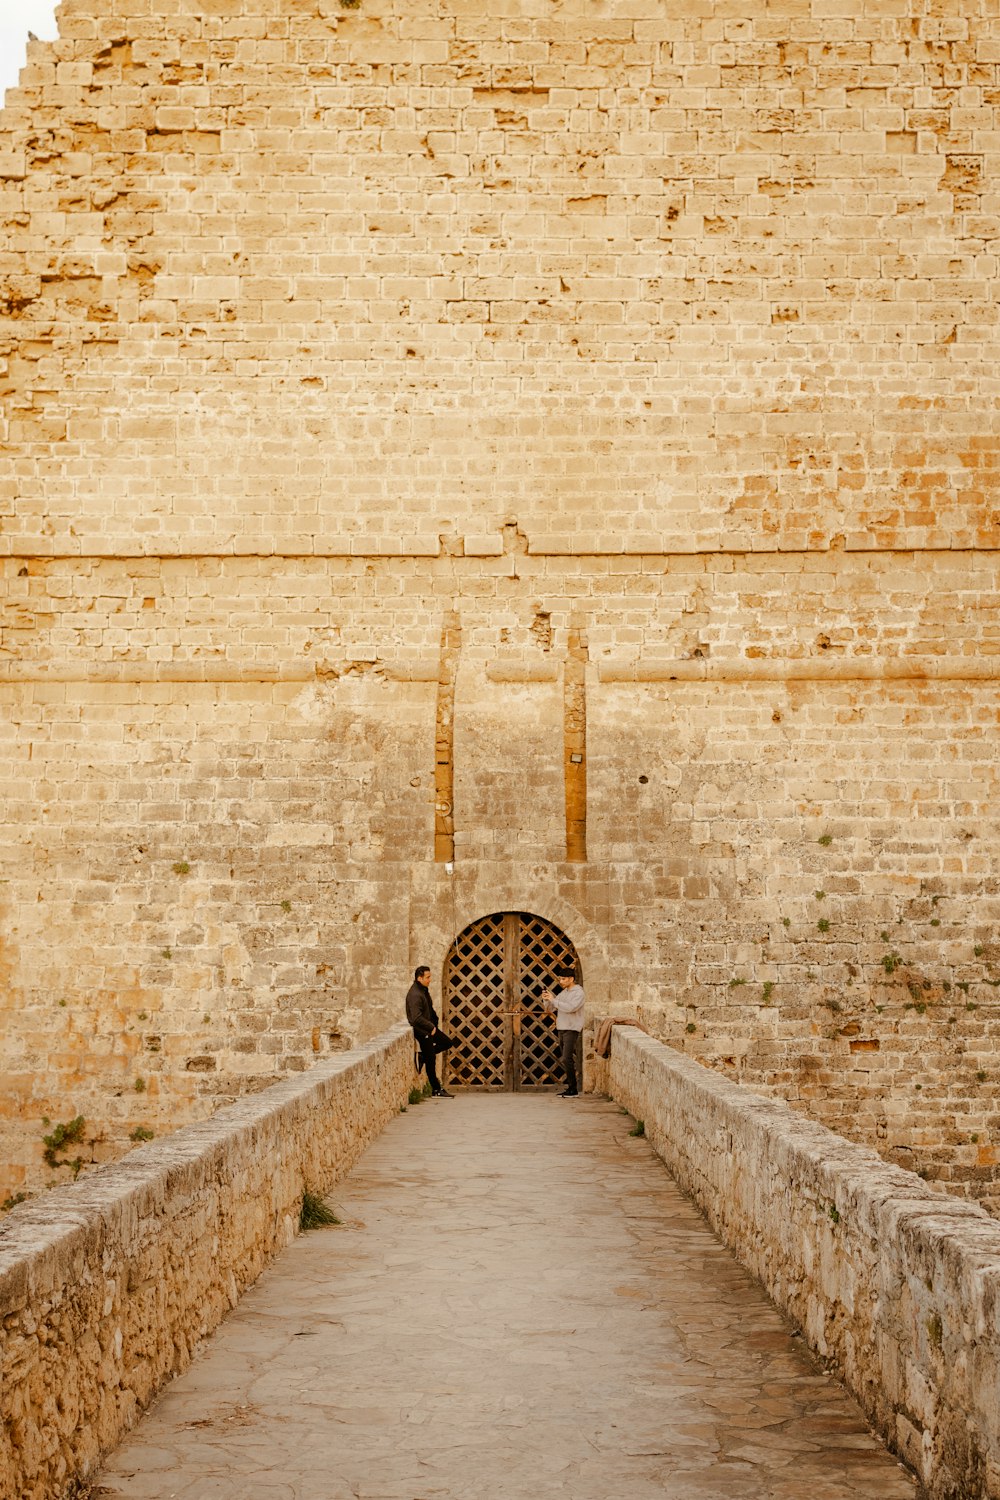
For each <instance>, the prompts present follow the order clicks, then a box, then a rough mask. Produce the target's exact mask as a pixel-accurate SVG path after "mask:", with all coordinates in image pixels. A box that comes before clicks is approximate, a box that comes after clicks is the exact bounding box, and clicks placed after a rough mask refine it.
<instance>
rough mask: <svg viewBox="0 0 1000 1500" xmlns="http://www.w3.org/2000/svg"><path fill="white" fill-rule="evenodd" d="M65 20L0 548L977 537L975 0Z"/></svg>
mask: <svg viewBox="0 0 1000 1500" xmlns="http://www.w3.org/2000/svg"><path fill="white" fill-rule="evenodd" d="M60 25H61V39H60V41H59V42H58V43H56V44H55V45H52V46H49V45H46V46H35V47H34V48H33V50H32V52H31V54H30V61H29V65H28V67H27V69H26V70H25V72H24V74H23V75H22V79H21V87H20V88H19V89H18V90H13V91H11V93H10V94H9V95H8V99H7V107H6V110H5V113H4V117H3V119H2V121H0V171H2V174H3V176H2V179H0V183H2V196H0V214H2V216H3V218H4V220H5V221H6V224H7V226H8V237H7V241H6V244H5V249H4V259H3V265H2V277H3V280H2V296H3V306H4V308H5V310H6V320H5V323H6V333H7V336H8V337H10V335H11V334H16V335H17V348H16V350H15V349H14V348H10V349H9V353H8V356H7V357H8V360H9V363H8V366H7V375H6V377H5V395H6V397H7V402H8V405H7V415H6V419H5V420H6V423H7V426H6V434H7V437H6V442H7V448H6V452H5V453H4V455H3V464H2V469H0V484H2V485H3V494H4V495H5V497H6V498H7V499H8V500H10V501H12V502H16V504H15V505H14V514H13V515H12V516H11V518H10V522H9V524H8V526H7V527H6V528H5V537H4V540H5V542H6V544H7V545H8V546H10V547H12V548H13V549H15V550H18V551H26V552H29V553H30V552H47V551H50V550H51V551H55V552H58V553H61V554H69V555H77V556H85V555H93V554H95V553H96V554H102V553H103V554H106V553H121V552H126V553H136V552H143V551H147V550H155V551H157V552H159V553H174V554H178V555H181V554H183V555H205V554H215V553H220V552H221V553H228V552H234V551H235V552H238V553H240V552H246V553H260V552H266V551H267V550H268V549H270V548H272V547H274V545H275V543H276V540H277V538H278V536H279V533H280V538H281V542H280V545H281V546H282V547H283V548H287V550H289V551H292V552H297V553H301V554H305V555H310V554H312V553H313V552H314V551H315V550H316V549H317V539H320V541H319V546H320V548H321V549H322V550H328V551H345V552H351V551H353V550H363V551H365V552H379V551H382V552H386V553H389V554H392V553H397V552H399V551H400V550H404V551H406V550H411V551H415V552H417V553H424V554H427V553H429V554H434V553H435V552H436V551H437V548H438V543H439V538H440V536H441V535H442V534H447V535H451V536H458V537H464V538H466V539H471V540H473V541H474V542H476V541H481V540H484V539H485V540H488V543H489V545H490V546H491V547H492V546H495V545H497V544H498V540H499V535H500V531H501V528H502V526H503V525H504V523H506V522H509V521H511V520H516V521H517V522H518V523H520V525H521V527H522V528H523V529H524V530H525V532H526V533H527V534H529V535H530V536H532V537H533V538H534V540H535V542H536V543H539V544H542V545H543V546H544V548H545V550H546V551H548V552H550V553H554V554H557V555H561V554H566V553H575V552H578V551H580V550H581V548H584V549H586V548H590V547H593V546H594V545H597V546H598V547H600V549H601V550H604V551H611V552H617V551H622V550H624V551H628V552H631V553H638V552H649V551H656V550H659V549H661V548H664V549H666V550H671V551H672V550H678V551H690V550H692V549H693V550H698V551H700V550H705V549H708V550H723V551H725V550H728V549H730V548H737V549H754V548H757V547H760V546H761V545H765V546H768V547H771V546H776V545H782V546H790V547H793V548H795V547H811V546H820V547H822V546H825V545H827V544H829V543H830V542H831V541H833V540H834V539H836V538H843V539H847V540H849V541H850V540H856V541H858V542H859V544H860V545H861V546H863V547H865V548H876V549H878V548H885V547H890V546H896V547H904V548H913V547H916V548H924V547H927V546H946V547H948V546H953V545H961V546H978V545H986V546H995V545H996V541H997V535H998V530H997V526H998V522H997V475H998V455H1000V437H998V433H997V430H996V425H995V422H994V421H993V419H992V416H991V414H990V403H991V400H992V397H993V395H994V394H995V386H994V363H995V361H994V346H995V338H996V318H997V305H996V296H995V292H996V278H997V256H996V225H997V213H998V202H997V196H996V191H995V182H996V167H997V142H996V117H997V116H996V111H997V103H998V93H997V90H998V80H997V67H998V61H997V49H998V41H1000V33H998V26H1000V21H998V18H997V15H996V13H995V8H994V7H993V6H992V4H991V0H958V3H956V4H954V5H952V6H950V7H949V10H948V12H947V14H940V15H939V14H936V13H929V12H928V9H927V6H926V5H925V4H924V3H923V0H902V3H900V4H899V5H897V6H895V7H893V8H892V9H891V11H890V12H888V13H887V11H886V8H885V6H884V5H882V4H880V3H879V0H858V3H856V4H853V5H851V6H850V7H848V8H847V9H846V10H845V11H843V12H842V13H840V12H838V13H834V14H830V13H827V12H826V11H824V10H817V9H815V8H814V7H812V6H804V5H802V4H800V3H799V0H776V3H774V4H772V5H769V6H768V7H767V9H766V12H761V13H760V14H754V15H738V14H733V15H718V16H716V15H714V14H713V13H710V12H709V11H707V10H706V9H705V8H703V7H700V6H690V7H682V8H678V9H675V10H673V11H671V12H670V13H664V12H663V11H662V10H661V9H660V8H658V7H656V6H653V5H651V4H650V3H649V0H608V3H607V4H605V5H603V6H602V7H601V8H600V9H599V10H597V11H595V9H594V7H593V6H592V5H591V4H590V3H589V0H566V3H564V4H562V5H560V6H559V8H558V11H556V12H554V11H553V10H552V8H551V5H550V4H549V3H548V0H524V3H521V0H519V3H517V4H513V3H511V4H509V5H504V4H501V5H499V6H498V7H497V8H490V9H489V11H488V12H484V10H483V8H482V7H481V6H468V5H462V4H455V5H447V6H444V7H442V6H440V5H439V4H438V3H437V0H362V3H361V4H360V5H358V6H357V7H352V8H349V9H344V8H343V7H342V6H341V5H340V4H339V3H336V0H320V3H318V4H317V5H316V6H315V7H308V6H301V5H297V4H292V3H280V4H277V5H275V4H272V3H270V0H239V3H226V4H222V3H219V4H217V5H214V6H213V5H208V6H205V7H198V6H194V5H180V6H177V7H150V6H145V5H142V4H140V3H138V0H64V3H63V5H62V6H61V18H60ZM223 456H224V457H223ZM220 460H223V461H220Z"/></svg>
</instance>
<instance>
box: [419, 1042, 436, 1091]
mask: <svg viewBox="0 0 1000 1500" xmlns="http://www.w3.org/2000/svg"><path fill="white" fill-rule="evenodd" d="M417 1046H418V1047H419V1048H420V1058H421V1061H422V1062H423V1065H424V1071H425V1073H426V1074H427V1082H428V1083H429V1084H430V1086H431V1093H432V1094H436V1093H437V1091H438V1089H439V1088H440V1087H441V1085H440V1084H439V1083H438V1075H437V1048H436V1047H435V1046H434V1038H433V1037H430V1036H420V1037H417Z"/></svg>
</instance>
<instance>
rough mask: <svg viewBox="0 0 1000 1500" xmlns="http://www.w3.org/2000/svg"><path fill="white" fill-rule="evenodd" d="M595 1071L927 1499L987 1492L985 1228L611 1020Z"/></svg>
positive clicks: (992, 1372) (997, 1382)
mask: <svg viewBox="0 0 1000 1500" xmlns="http://www.w3.org/2000/svg"><path fill="white" fill-rule="evenodd" d="M606 1078H607V1083H608V1087H609V1088H610V1091H611V1093H612V1095H613V1097H614V1098H616V1099H618V1100H619V1101H620V1102H621V1103H622V1104H624V1105H625V1107H626V1108H627V1109H628V1110H629V1111H630V1112H631V1113H632V1114H634V1115H635V1116H637V1117H638V1118H639V1119H641V1120H643V1122H644V1124H645V1133H646V1135H647V1137H648V1138H649V1140H650V1141H651V1143H652V1145H653V1147H654V1149H655V1150H656V1151H657V1152H658V1154H659V1155H660V1156H662V1157H663V1159H664V1161H665V1162H666V1163H667V1165H668V1166H669V1168H670V1170H671V1172H672V1173H673V1174H674V1176H675V1177H676V1178H677V1180H678V1182H679V1183H680V1184H681V1185H682V1186H683V1187H684V1188H685V1189H686V1190H687V1191H688V1192H689V1193H690V1194H691V1195H692V1197H693V1198H694V1199H695V1201H696V1202H697V1203H698V1205H699V1207H700V1208H701V1209H702V1210H703V1211H704V1212H705V1214H706V1215H707V1217H708V1219H709V1221H710V1222H711V1224H712V1225H713V1227H714V1228H715V1229H716V1230H717V1231H718V1233H719V1234H720V1235H721V1236H722V1238H723V1239H724V1240H725V1241H726V1243H727V1244H729V1245H730V1246H732V1248H733V1249H734V1250H735V1251H736V1253H737V1255H738V1256H739V1258H740V1260H741V1261H742V1262H743V1263H744V1264H745V1265H746V1266H748V1267H749V1269H750V1270H751V1271H752V1272H753V1273H754V1275H755V1276H757V1277H758V1278H759V1279H760V1281H761V1282H762V1283H763V1285H764V1287H765V1288H766V1290H767V1291H768V1293H769V1295H770V1296H771V1297H772V1298H773V1299H774V1301H775V1302H776V1303H777V1304H778V1306H779V1307H780V1308H781V1309H782V1311H783V1312H785V1313H786V1314H787V1315H788V1316H789V1317H790V1318H791V1319H792V1320H793V1321H794V1322H795V1323H796V1324H797V1325H798V1326H799V1327H800V1328H801V1329H802V1331H803V1333H804V1335H805V1337H806V1338H807V1340H808V1341H809V1344H810V1346H811V1347H812V1348H813V1349H814V1350H815V1351H816V1352H817V1354H819V1355H820V1356H821V1358H822V1359H823V1360H824V1361H826V1362H827V1363H828V1364H829V1365H830V1366H831V1367H832V1368H834V1369H835V1370H836V1371H837V1372H838V1373H839V1374H840V1375H841V1376H842V1377H843V1379H844V1380H845V1382H846V1383H847V1385H848V1387H849V1388H850V1390H851V1391H853V1393H854V1394H855V1396H856V1397H857V1398H858V1400H859V1401H860V1403H861V1405H862V1407H863V1409H864V1410H865V1412H866V1414H867V1415H868V1417H869V1418H870V1420H871V1421H872V1422H873V1424H874V1425H875V1426H876V1427H877V1429H878V1430H879V1431H880V1432H881V1433H882V1434H883V1436H884V1437H885V1438H886V1440H887V1442H888V1443H889V1445H890V1447H891V1448H892V1449H893V1451H894V1452H896V1453H898V1454H899V1455H900V1456H901V1457H902V1458H904V1459H905V1460H906V1461H907V1463H909V1464H910V1465H911V1466H912V1467H913V1468H914V1469H915V1470H916V1472H917V1473H918V1475H919V1476H920V1478H921V1480H922V1481H923V1483H924V1485H925V1486H926V1488H927V1492H928V1494H929V1495H931V1496H933V1497H935V1500H987V1497H989V1500H994V1497H996V1496H998V1495H1000V1336H998V1332H997V1329H998V1312H1000V1228H998V1226H997V1224H996V1223H995V1222H994V1221H993V1220H991V1219H989V1218H988V1217H987V1216H986V1215H985V1214H983V1213H982V1212H981V1211H980V1210H979V1209H977V1208H975V1207H974V1206H972V1205H970V1204H963V1203H957V1202H955V1201H954V1200H952V1199H950V1198H948V1197H947V1196H946V1195H944V1194H942V1193H940V1192H935V1191H933V1190H932V1189H930V1188H927V1187H925V1186H923V1185H922V1184H921V1183H920V1182H919V1181H918V1179H917V1178H915V1177H914V1176H913V1175H912V1174H910V1173H907V1172H904V1171H901V1170H900V1169H899V1168H898V1167H893V1166H890V1165H887V1164H886V1163H884V1162H882V1161H881V1160H880V1159H879V1158H878V1157H877V1156H876V1155H875V1154H874V1153H873V1152H871V1151H867V1150H864V1149H862V1148H860V1147H858V1146H854V1145H851V1144H849V1143H848V1142H846V1141H844V1140H841V1139H839V1138H838V1137H837V1136H835V1135H833V1134H832V1133H831V1132H830V1131H828V1130H826V1129H824V1128H823V1127H822V1126H820V1125H817V1124H816V1123H814V1122H812V1121H808V1120H804V1119H802V1118H801V1117H799V1116H797V1115H796V1114H795V1113H794V1112H793V1111H791V1110H790V1109H789V1108H788V1107H787V1106H786V1105H785V1104H783V1103H782V1102H779V1101H777V1100H772V1099H764V1098H762V1097H760V1096H757V1095H754V1094H752V1093H750V1092H748V1091H747V1090H744V1089H740V1088H736V1087H734V1086H733V1085H732V1084H731V1083H729V1082H728V1081H727V1080H726V1079H724V1078H722V1077H720V1076H719V1075H718V1074H716V1073H713V1072H710V1071H708V1070H706V1069H704V1068H702V1067H699V1066H698V1065H697V1064H696V1063H695V1062H694V1061H692V1060H691V1059H688V1058H684V1057H681V1056H680V1055H678V1054H677V1053H676V1052H675V1051H674V1050H673V1049H672V1048H669V1047H665V1046H663V1045H662V1044H661V1043H659V1042H657V1041H655V1040H653V1039H652V1038H651V1037H646V1036H643V1035H642V1033H641V1032H639V1031H637V1030H635V1029H634V1028H621V1027H616V1028H615V1032H614V1038H613V1043H612V1051H611V1060H610V1065H609V1067H608V1069H607V1074H606Z"/></svg>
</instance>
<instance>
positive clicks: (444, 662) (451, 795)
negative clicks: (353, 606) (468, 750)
mask: <svg viewBox="0 0 1000 1500" xmlns="http://www.w3.org/2000/svg"><path fill="white" fill-rule="evenodd" d="M461 649H462V622H461V620H460V619H459V616H458V615H457V613H455V612H454V611H450V612H449V613H448V614H446V615H445V617H444V620H443V621H442V625H441V661H440V667H439V670H438V692H437V723H436V726H435V733H434V859H435V861H436V862H437V863H438V864H444V863H445V862H446V861H448V860H453V859H454V858H455V811H454V808H455V678H456V676H457V673H458V658H459V653H460V652H461Z"/></svg>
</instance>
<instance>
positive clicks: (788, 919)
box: [781, 917, 792, 927]
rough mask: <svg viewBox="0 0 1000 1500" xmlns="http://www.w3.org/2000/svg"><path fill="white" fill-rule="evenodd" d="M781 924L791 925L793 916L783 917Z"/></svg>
mask: <svg viewBox="0 0 1000 1500" xmlns="http://www.w3.org/2000/svg"><path fill="white" fill-rule="evenodd" d="M781 925H782V927H791V925H792V919H791V917H782V919H781Z"/></svg>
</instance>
